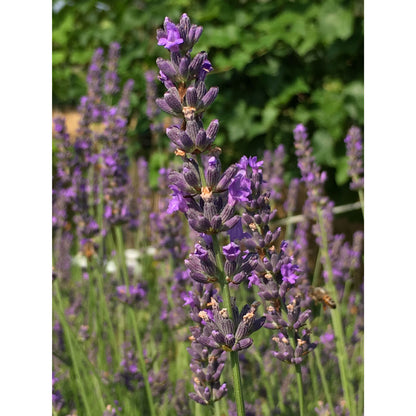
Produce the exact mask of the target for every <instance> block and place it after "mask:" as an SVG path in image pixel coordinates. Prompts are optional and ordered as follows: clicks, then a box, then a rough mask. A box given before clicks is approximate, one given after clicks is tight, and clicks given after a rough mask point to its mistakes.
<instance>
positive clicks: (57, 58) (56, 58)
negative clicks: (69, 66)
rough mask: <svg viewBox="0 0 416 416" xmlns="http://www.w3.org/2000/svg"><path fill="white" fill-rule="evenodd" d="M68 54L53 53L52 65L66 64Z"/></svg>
mask: <svg viewBox="0 0 416 416" xmlns="http://www.w3.org/2000/svg"><path fill="white" fill-rule="evenodd" d="M65 57H66V53H65V52H64V51H53V52H52V65H59V64H61V63H62V62H65Z"/></svg>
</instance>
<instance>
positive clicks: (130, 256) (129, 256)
mask: <svg viewBox="0 0 416 416" xmlns="http://www.w3.org/2000/svg"><path fill="white" fill-rule="evenodd" d="M124 255H125V256H126V266H127V267H128V268H129V269H130V270H131V271H132V272H133V276H135V277H137V276H138V275H139V274H140V273H141V272H142V265H141V264H139V262H138V260H139V259H140V257H141V253H140V251H139V250H136V249H134V248H128V249H127V250H125V251H124Z"/></svg>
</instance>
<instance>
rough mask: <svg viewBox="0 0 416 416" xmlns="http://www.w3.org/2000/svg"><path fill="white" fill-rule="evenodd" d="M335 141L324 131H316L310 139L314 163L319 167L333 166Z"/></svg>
mask: <svg viewBox="0 0 416 416" xmlns="http://www.w3.org/2000/svg"><path fill="white" fill-rule="evenodd" d="M334 145H335V140H334V139H333V138H332V136H331V135H330V134H329V133H328V131H326V130H318V131H316V132H315V134H314V135H313V137H312V147H313V151H314V155H315V158H316V161H317V163H318V164H320V165H328V166H335V164H336V158H335V154H334Z"/></svg>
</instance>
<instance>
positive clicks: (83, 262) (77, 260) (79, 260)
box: [72, 252, 88, 268]
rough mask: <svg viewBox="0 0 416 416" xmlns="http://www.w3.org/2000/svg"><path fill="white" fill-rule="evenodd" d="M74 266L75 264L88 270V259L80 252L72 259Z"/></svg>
mask: <svg viewBox="0 0 416 416" xmlns="http://www.w3.org/2000/svg"><path fill="white" fill-rule="evenodd" d="M72 264H75V265H77V266H79V267H82V268H86V267H87V265H88V262H87V258H86V257H85V256H84V255H83V254H82V253H81V252H78V253H77V254H76V255H75V256H74V257H73V258H72Z"/></svg>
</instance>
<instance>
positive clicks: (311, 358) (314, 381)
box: [309, 354, 318, 402]
mask: <svg viewBox="0 0 416 416" xmlns="http://www.w3.org/2000/svg"><path fill="white" fill-rule="evenodd" d="M309 362H310V365H309V370H310V372H311V381H312V392H313V397H314V402H317V401H318V385H317V380H318V378H317V376H316V367H315V359H314V356H313V354H309Z"/></svg>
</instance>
